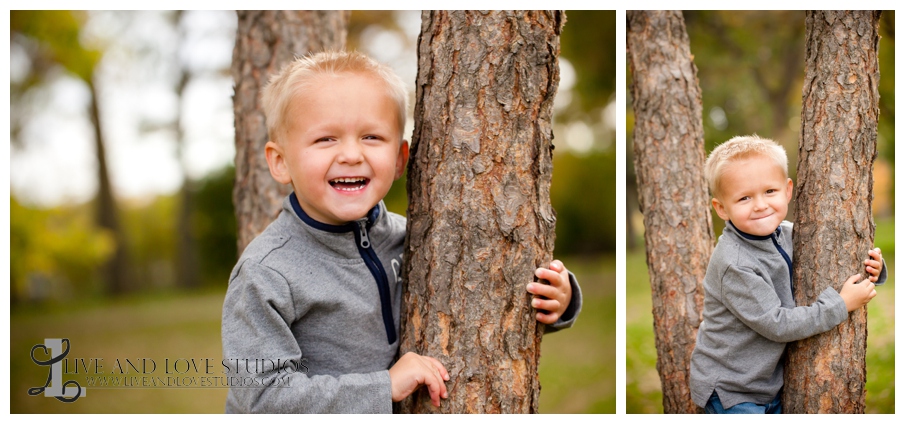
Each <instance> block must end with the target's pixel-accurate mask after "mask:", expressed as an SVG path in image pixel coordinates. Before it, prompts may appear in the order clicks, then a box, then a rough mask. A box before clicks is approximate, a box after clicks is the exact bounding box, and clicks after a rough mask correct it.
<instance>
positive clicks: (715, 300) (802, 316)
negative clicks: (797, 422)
mask: <svg viewBox="0 0 905 424" xmlns="http://www.w3.org/2000/svg"><path fill="white" fill-rule="evenodd" d="M885 281H886V267H885V266H884V267H883V270H882V272H881V274H880V277H879V279H878V280H877V283H876V284H877V285H880V284H883V283H884V282H885ZM846 318H848V311H847V309H846V307H845V302H844V301H843V300H842V297H841V296H840V295H839V293H838V292H837V291H836V290H834V289H833V288H832V287H827V288H826V289H825V290H824V291H823V292H821V293H820V296H818V298H817V301H816V302H814V303H813V304H812V305H810V306H798V307H796V306H795V300H794V299H793V297H792V223H791V222H788V221H783V222H782V223H781V224H780V226H779V228H777V229H776V232H774V233H773V234H771V235H768V236H754V235H750V234H746V233H744V232H742V231H740V230H738V229H737V228H735V226H734V225H732V223H731V222H727V223H726V228H725V229H724V230H723V234H722V235H721V236H720V238H719V240H718V242H717V245H716V248H715V249H714V251H713V256H711V258H710V263H709V265H708V266H707V273H706V275H705V276H704V321H703V322H702V323H701V327H700V328H699V329H698V338H697V344H696V345H695V349H694V353H692V355H691V376H690V377H691V379H690V384H691V392H692V398H693V400H694V403H695V404H697V405H698V406H700V407H704V406H705V405H706V404H707V400H708V399H709V398H710V395H711V394H712V393H713V392H714V391H716V393H717V395H718V396H719V397H720V403H722V404H723V407H724V408H731V407H733V406H735V405H737V404H739V403H742V402H754V403H757V404H766V403H768V402H770V401H772V400H773V399H774V398H775V397H776V395H777V394H778V393H779V390H780V389H781V388H782V385H783V360H782V356H783V354H784V352H785V348H786V343H787V342H791V341H795V340H801V339H804V338H807V337H810V336H813V335H815V334H819V333H822V332H824V331H827V330H829V329H831V328H833V327H835V326H836V325H839V324H840V323H841V322H842V321H844V320H845V319H846Z"/></svg>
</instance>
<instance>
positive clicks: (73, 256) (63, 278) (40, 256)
mask: <svg viewBox="0 0 905 424" xmlns="http://www.w3.org/2000/svg"><path fill="white" fill-rule="evenodd" d="M90 211H91V209H90V208H89V207H85V206H79V207H70V208H69V210H64V209H63V208H56V209H51V210H34V209H29V208H27V207H25V206H22V205H20V204H19V203H18V202H16V199H15V198H12V197H11V198H10V284H11V286H12V287H11V288H10V290H11V295H12V296H17V297H19V298H28V297H33V296H34V295H36V293H37V292H39V291H44V290H43V289H40V286H41V285H45V286H46V284H47V283H48V282H49V283H50V287H49V290H51V291H57V290H59V289H63V290H65V291H69V290H79V289H87V288H90V287H91V286H92V285H93V284H94V282H95V280H96V270H97V269H98V268H99V267H100V266H101V265H102V264H103V263H104V262H105V261H106V260H107V258H109V257H110V255H111V254H112V253H113V249H114V246H115V244H114V239H113V236H112V234H110V232H109V231H105V230H101V229H99V228H97V227H95V226H94V224H93V223H92V220H91V214H90ZM46 294H48V295H49V294H52V293H46ZM42 296H43V295H42Z"/></svg>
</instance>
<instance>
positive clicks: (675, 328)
mask: <svg viewBox="0 0 905 424" xmlns="http://www.w3.org/2000/svg"><path fill="white" fill-rule="evenodd" d="M627 20H628V23H627V27H626V28H627V30H626V31H627V36H628V40H627V43H628V49H629V61H630V64H631V70H632V87H631V91H632V108H633V110H634V113H635V126H634V131H633V134H632V139H633V144H634V153H635V174H636V175H637V178H638V201H639V204H640V206H641V211H642V212H643V214H644V245H645V248H646V251H647V265H648V270H649V273H650V285H651V298H652V299H653V315H654V333H655V335H656V346H657V371H658V372H659V373H660V382H661V385H662V388H663V410H664V412H666V413H695V412H698V407H697V406H695V404H694V403H693V402H692V400H691V391H690V389H689V386H688V373H689V367H690V364H691V352H692V351H693V350H694V345H695V339H696V337H697V330H698V326H699V325H700V322H701V313H702V310H703V303H704V290H703V287H702V282H703V280H704V274H705V272H706V271H707V264H708V262H709V261H710V254H711V252H712V251H713V240H714V237H713V229H712V225H711V221H710V209H709V204H710V202H709V200H710V198H709V197H708V195H707V183H706V182H705V180H704V172H703V170H704V130H703V123H702V119H701V89H700V87H699V86H698V79H697V68H696V67H695V66H694V63H693V62H692V56H691V52H690V50H689V45H688V35H687V33H686V31H685V21H684V20H683V18H682V15H681V13H679V12H675V11H646V12H636V11H628V12H627Z"/></svg>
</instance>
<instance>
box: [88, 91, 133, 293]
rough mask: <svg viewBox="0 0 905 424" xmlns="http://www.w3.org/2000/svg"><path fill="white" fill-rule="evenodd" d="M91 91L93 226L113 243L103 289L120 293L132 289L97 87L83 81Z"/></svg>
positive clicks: (106, 264)
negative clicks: (94, 180)
mask: <svg viewBox="0 0 905 424" xmlns="http://www.w3.org/2000/svg"><path fill="white" fill-rule="evenodd" d="M87 84H88V89H89V91H90V92H91V99H90V102H91V105H90V111H89V112H90V113H89V116H90V117H91V126H92V127H93V128H94V147H95V153H96V155H97V181H98V188H97V223H98V226H100V227H101V228H105V229H107V230H109V231H110V232H111V233H113V240H114V243H115V246H114V251H113V257H111V258H110V259H109V260H107V263H105V264H104V266H103V269H102V273H103V279H104V284H105V286H106V290H107V292H108V293H111V294H124V293H126V292H129V291H130V290H132V289H133V288H134V287H132V285H133V284H132V280H131V279H130V278H129V263H128V256H127V250H126V244H127V243H126V235H125V233H124V232H123V229H122V225H121V224H120V222H119V215H118V212H117V208H116V198H115V197H114V195H113V184H112V183H111V182H110V171H109V167H108V166H107V152H106V149H105V146H106V143H105V141H104V133H103V130H102V127H101V115H100V107H99V106H98V92H97V87H96V86H95V85H94V83H93V81H87Z"/></svg>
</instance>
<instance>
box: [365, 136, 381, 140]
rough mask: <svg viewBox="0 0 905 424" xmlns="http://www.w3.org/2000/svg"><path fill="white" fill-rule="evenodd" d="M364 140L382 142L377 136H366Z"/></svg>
mask: <svg viewBox="0 0 905 424" xmlns="http://www.w3.org/2000/svg"><path fill="white" fill-rule="evenodd" d="M362 138H363V139H365V140H380V137H379V136H376V135H366V136H364V137H362Z"/></svg>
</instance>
